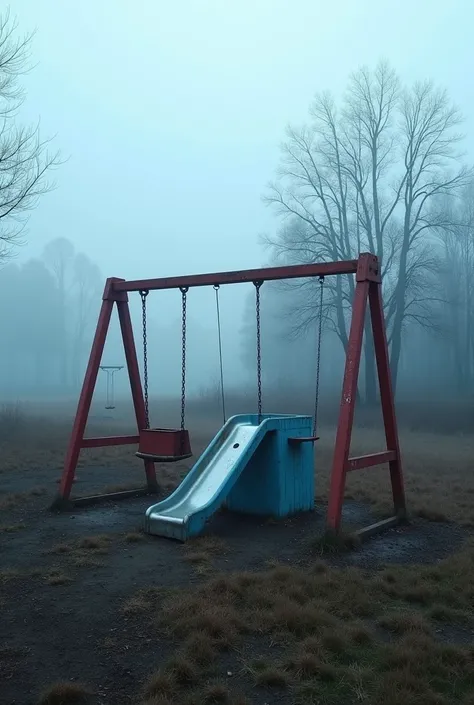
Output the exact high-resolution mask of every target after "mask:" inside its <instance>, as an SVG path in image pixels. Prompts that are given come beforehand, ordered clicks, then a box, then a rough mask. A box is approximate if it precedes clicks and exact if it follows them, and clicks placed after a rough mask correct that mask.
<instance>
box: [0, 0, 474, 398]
mask: <svg viewBox="0 0 474 705" xmlns="http://www.w3.org/2000/svg"><path fill="white" fill-rule="evenodd" d="M11 12H12V15H15V16H16V18H17V23H18V29H17V33H18V34H20V35H21V34H22V33H28V32H32V31H35V36H34V38H33V41H32V46H31V63H32V64H34V66H33V68H32V70H31V71H30V72H29V73H27V74H26V75H24V76H21V84H22V86H24V89H25V100H24V102H23V104H22V106H21V108H20V109H19V112H18V115H17V116H16V117H15V120H16V121H17V122H18V124H25V125H29V124H35V123H36V122H37V121H38V119H39V121H40V122H39V128H40V132H41V135H42V136H43V137H45V138H49V137H51V139H52V142H51V145H52V147H53V148H54V149H58V150H60V151H61V163H60V164H59V165H58V166H57V168H55V169H54V170H53V171H52V174H51V177H50V178H52V179H53V180H54V181H55V188H54V190H52V191H50V192H48V193H44V194H41V196H40V198H39V199H38V200H37V202H35V207H34V208H31V209H30V210H29V213H28V216H29V219H28V225H27V228H26V230H25V231H24V233H23V235H22V240H23V242H22V243H20V242H12V247H10V248H9V249H8V253H6V254H4V255H3V256H2V259H1V262H0V264H1V269H0V292H1V301H2V304H1V307H0V325H1V330H2V346H1V350H0V357H1V360H2V363H1V366H0V394H1V395H2V398H3V399H4V400H6V401H12V400H20V401H22V402H27V401H28V400H35V401H36V402H38V401H41V400H43V401H51V400H55V399H57V400H64V399H68V400H72V399H75V398H76V397H77V395H78V392H79V390H80V385H81V383H82V378H83V375H84V371H85V366H86V364H87V358H88V353H89V349H90V344H91V340H92V336H93V333H94V329H95V324H96V320H97V315H98V311H99V308H100V304H101V296H102V291H103V286H104V282H105V279H106V277H110V276H117V277H123V278H126V279H140V278H146V277H159V276H172V275H179V274H192V273H200V272H212V271H219V270H224V271H225V270H234V269H241V268H255V267H259V266H264V265H269V264H272V263H275V262H277V261H278V262H279V263H291V264H294V263H296V262H309V261H320V260H326V261H328V260H331V259H348V258H352V257H356V256H357V254H358V252H359V251H360V250H362V251H368V250H374V251H376V253H377V254H379V255H380V256H381V258H382V262H383V265H384V272H385V274H386V278H385V284H384V297H385V303H386V314H387V317H388V328H389V335H390V342H391V354H392V357H393V360H394V367H395V368H396V380H395V381H396V388H397V399H398V401H399V403H403V401H406V402H409V401H410V400H413V399H418V400H419V399H423V398H427V399H428V403H427V406H428V407H429V406H432V404H433V403H441V402H440V401H439V400H440V399H441V398H443V399H447V400H449V401H450V403H451V402H452V401H453V400H459V401H460V403H462V404H464V403H465V402H466V400H471V399H472V392H473V384H474V364H473V361H474V335H473V330H474V329H473V326H472V324H473V322H474V321H473V309H472V303H473V292H472V284H471V281H472V274H474V216H473V214H474V188H473V186H472V184H473V183H474V181H473V177H472V174H471V173H470V168H471V164H472V160H473V148H474V94H473V91H474V87H473V85H472V81H471V80H470V74H469V68H470V67H471V66H472V64H473V61H472V60H473V52H474V50H473V49H472V42H471V37H470V27H471V26H472V21H473V19H474V10H473V9H472V7H471V3H468V1H467V0H465V1H464V0H455V1H454V2H452V3H449V4H448V3H441V2H438V1H435V2H428V1H427V0H420V1H419V2H417V3H413V2H408V1H405V0H403V2H401V3H400V4H399V5H398V6H396V7H395V6H394V5H393V4H388V3H380V2H375V0H361V2H358V3H354V2H351V1H350V0H346V1H345V2H342V1H340V2H336V3H326V4H324V3H319V2H311V1H310V0H305V1H303V0H295V1H294V2H291V3H290V2H288V1H283V0H281V1H278V0H272V2H270V0H258V1H257V2H252V3H251V2H248V1H247V0H243V1H242V2H240V3H223V2H217V1H214V2H211V1H204V0H200V1H198V0H195V1H194V0H188V1H187V2H185V3H184V2H176V3H157V2H152V1H151V0H143V1H142V2H141V3H138V4H137V3H135V4H133V5H132V4H131V3H125V2H123V3H117V2H112V1H111V0H102V1H101V2H100V3H93V2H92V1H91V0H85V1H84V2H82V3H76V4H72V3H67V2H63V3H58V2H57V1H56V0H43V1H42V2H41V3H38V2H33V0H16V2H15V3H14V4H13V5H12V7H11ZM384 62H386V63H384ZM363 67H367V69H364V68H363ZM381 67H382V68H381ZM358 71H359V72H360V71H362V73H359V74H357V72H358ZM381 71H382V73H380V72H381ZM354 72H356V76H357V75H358V76H359V79H360V77H361V76H365V77H367V76H369V77H370V80H369V83H367V84H366V86H367V85H369V84H370V85H371V86H372V88H374V89H375V94H372V95H375V104H376V103H377V100H376V96H377V89H378V90H380V87H381V86H382V85H383V91H382V93H383V94H384V96H386V95H387V94H388V95H390V91H391V90H392V88H393V85H394V84H393V83H392V81H394V80H395V79H394V76H395V74H396V77H397V81H398V82H399V83H397V86H398V87H397V88H396V89H395V88H393V90H394V91H395V92H394V93H393V96H395V93H396V97H394V98H393V100H394V102H393V106H391V107H390V108H387V106H386V105H385V107H384V108H383V109H384V110H388V111H389V112H390V111H391V112H390V115H388V112H387V116H388V117H387V123H386V125H387V126H385V123H384V126H383V128H382V132H381V136H380V142H379V144H378V149H379V152H378V153H379V155H385V156H381V157H380V162H379V163H378V166H377V171H378V179H379V187H378V196H379V197H380V203H379V205H377V202H375V201H374V192H373V191H371V192H370V195H369V196H368V197H367V202H366V205H367V208H366V209H365V211H364V201H363V199H364V196H367V193H368V188H369V187H368V186H367V185H366V181H364V179H367V178H368V176H369V175H370V169H369V167H368V166H367V164H368V162H367V159H366V157H367V155H365V156H364V155H362V157H361V158H360V162H359V165H362V172H363V173H362V172H361V174H362V176H361V184H360V185H358V182H357V181H356V178H355V175H354V174H355V172H354V174H353V173H352V172H350V170H349V167H348V166H347V163H344V169H346V171H345V177H344V178H345V179H346V181H345V184H344V186H343V187H341V183H339V184H336V185H335V183H336V182H335V174H336V171H337V170H336V168H335V166H334V165H335V161H334V155H335V154H336V149H335V147H336V146H337V145H342V146H343V147H344V148H345V147H346V145H347V144H350V145H352V146H353V145H354V144H355V142H354V140H355V139H356V137H355V133H354V129H355V127H354V126H355V125H356V119H355V117H354V110H356V111H357V110H359V111H361V110H363V108H361V104H362V103H361V95H356V94H355V93H354V91H355V88H354V86H357V85H358V86H359V87H360V86H361V85H362V84H361V82H360V80H359V79H358V82H357V81H356V83H354V82H352V83H351V81H354V79H352V78H351V76H352V75H353V73H354ZM364 72H365V73H364ZM384 72H385V73H384ZM381 77H382V78H381ZM425 81H433V87H432V88H429V89H428V88H427V89H426V90H428V93H427V94H426V95H427V96H428V97H427V98H426V99H425V98H423V96H422V95H421V93H420V88H419V87H420V86H423V85H425V87H426V85H427V84H423V82H425ZM371 82H372V83H371ZM362 83H363V82H362ZM443 89H446V91H447V94H446V96H445V97H444V98H443V96H442V94H441V93H440V92H439V91H440V90H443ZM326 91H329V92H330V93H331V94H332V95H333V99H334V106H335V108H334V112H333V113H332V112H331V110H332V108H331V107H330V106H331V105H332V104H331V103H330V102H329V103H328V102H324V101H326V97H325V96H326V93H325V92H326ZM351 91H352V92H351ZM384 91H385V92H384ZM429 91H431V93H430V92H429ZM369 92H370V91H369ZM318 96H319V97H318ZM351 96H352V97H351ZM436 100H438V101H443V100H444V101H445V102H444V103H443V102H441V103H439V104H438V108H437V109H438V110H439V116H442V117H441V119H445V127H444V128H443V130H442V135H441V136H439V138H438V140H439V141H438V143H437V144H438V147H436V149H435V151H434V152H433V153H430V152H429V147H427V146H426V144H427V143H426V142H424V143H423V145H424V146H423V145H422V150H423V149H424V150H425V154H428V156H429V157H430V159H428V160H426V163H427V162H429V163H430V166H429V169H431V171H429V172H428V171H427V172H426V173H425V172H423V169H424V168H425V166H422V167H421V169H422V173H421V180H419V181H418V185H420V184H421V186H422V187H423V188H424V189H425V191H423V193H422V192H421V190H420V193H419V194H418V196H419V197H418V196H417V194H416V179H415V195H414V196H413V203H411V205H410V208H411V211H410V212H411V213H412V214H413V213H417V212H418V211H417V209H418V207H419V205H420V203H421V201H422V200H423V197H424V194H425V192H426V190H428V191H429V192H430V193H429V198H428V200H427V201H426V202H425V201H423V205H422V208H423V210H422V212H421V215H420V219H419V222H418V221H417V222H416V223H415V221H414V216H413V215H410V216H409V219H408V220H409V221H410V223H409V228H408V230H407V227H406V225H405V230H404V225H403V223H404V217H405V215H406V213H407V208H408V207H407V205H406V204H407V200H406V198H407V196H406V193H405V191H403V189H405V186H406V184H407V183H409V181H410V178H411V177H407V176H406V174H405V172H404V169H405V167H404V166H403V164H404V160H403V154H402V151H403V149H404V147H403V145H404V144H405V142H404V140H405V138H406V139H408V138H407V134H408V132H407V130H408V128H407V124H408V123H409V121H408V122H407V120H406V118H407V116H409V115H412V116H413V115H414V114H415V113H416V109H415V108H414V106H415V107H416V105H415V104H416V101H419V105H420V106H421V107H422V108H423V110H425V114H428V113H429V111H430V109H431V108H432V107H433V104H434V103H436ZM351 101H352V102H351ZM423 101H425V102H423ZM382 102H383V101H382ZM451 105H455V106H456V109H457V110H458V111H459V116H461V115H462V116H463V121H462V122H461V121H460V120H458V113H454V112H450V111H451V110H452V109H451ZM328 106H329V108H330V109H329V112H327V113H325V117H324V116H323V115H322V111H324V110H326V109H327V108H328ZM329 114H331V115H332V116H333V117H334V120H335V124H336V125H337V129H338V130H340V133H338V137H337V139H336V141H335V142H334V143H332V142H331V140H330V139H329V141H328V142H327V145H329V146H326V148H325V150H322V149H321V148H320V146H318V145H320V143H321V140H323V141H324V140H326V138H327V134H328V133H327V132H325V130H327V129H329V128H328V125H329V122H327V119H326V118H327V116H328V115H329ZM360 114H362V113H360ZM359 116H360V115H359ZM443 116H444V118H443ZM434 119H435V120H436V118H434ZM358 124H360V123H358ZM420 124H421V123H420ZM288 125H291V126H292V130H293V131H292V132H286V131H285V130H286V128H287V126H288ZM436 129H439V124H437V126H436ZM384 130H386V132H384ZM461 133H462V138H461ZM414 134H415V133H414ZM417 134H418V133H417ZM415 137H416V136H415ZM302 139H303V142H302V141H301V140H302ZM358 139H359V142H358V144H359V145H363V148H364V149H365V146H364V145H366V142H364V138H363V137H360V134H359V137H358ZM304 140H306V142H305V141H304ZM344 140H346V141H344ZM283 143H285V144H286V148H285V147H282V144H283ZM308 145H309V149H308V151H307V153H306V157H305V149H306V146H308ZM318 150H320V151H319V152H318ZM397 150H399V151H397ZM400 150H402V151H400ZM407 150H409V148H408V147H407ZM427 150H428V151H427ZM406 153H408V151H406ZM314 154H319V157H320V159H321V161H320V162H319V163H318V165H319V166H318V168H320V173H321V174H323V179H324V183H325V185H324V187H323V190H324V194H323V195H324V197H325V198H329V200H330V213H329V214H328V211H327V209H326V210H325V203H324V198H322V197H321V195H320V194H319V195H318V194H317V193H316V191H311V188H313V187H314V184H313V185H311V184H310V183H309V182H306V183H304V184H303V183H302V181H301V179H302V178H306V177H303V176H302V171H298V170H303V171H304V167H305V165H307V162H306V161H305V159H308V158H309V156H311V155H313V156H314ZM416 159H419V160H421V159H422V157H419V156H418V157H414V162H413V165H412V172H411V174H412V176H413V174H415V176H416V173H417V172H416V170H417V169H418V168H419V165H420V161H418V162H416ZM292 160H293V161H292ZM435 171H436V174H435ZM315 173H316V170H315ZM0 178H1V177H0ZM308 178H309V177H308ZM362 181H363V182H364V183H362ZM270 182H272V183H273V186H269V183H270ZM402 182H403V189H402V186H401V184H402ZM367 183H369V184H370V180H369V181H368V182H367ZM433 185H435V188H434V191H433V192H431V190H433ZM398 186H400V189H401V190H400V194H399V198H398V199H396V201H397V202H396V204H395V201H394V200H393V199H394V192H396V191H397V188H398ZM308 189H310V190H309V191H308ZM334 189H335V190H334ZM430 189H431V190H430ZM412 195H413V193H412ZM417 197H418V200H417ZM0 200H1V195H0ZM341 202H343V208H342V210H341ZM391 203H394V204H395V205H394V209H393V212H390V214H389V211H390V208H391ZM331 209H332V210H331ZM343 211H344V213H345V214H347V218H346V224H345V225H344V226H343V225H341V223H342V222H343V220H344V215H341V213H342V212H343ZM308 213H309V214H310V217H309V220H308V219H305V218H306V216H307V215H308ZM379 215H380V216H381V221H382V226H380V223H379V224H377V223H378V220H379V218H378V216H379ZM14 217H15V213H14V212H13V213H12V214H11V216H10V215H8V216H6V217H2V219H1V220H0V227H1V228H3V227H7V226H8V227H9V222H10V219H11V218H14ZM410 218H411V220H410ZM334 223H336V227H335V229H333V225H334ZM384 223H385V225H384ZM372 226H373V228H372ZM385 226H386V227H385ZM384 227H385V230H384V229H383V228H384ZM338 228H339V230H338ZM410 228H411V230H410ZM419 228H421V229H420V230H419ZM308 242H310V245H308ZM405 245H406V247H405ZM401 263H402V264H401ZM346 279H347V278H346ZM346 279H345V280H344V281H343V282H342V283H341V289H340V290H338V289H337V284H335V283H334V282H332V283H331V282H329V281H328V282H327V283H326V287H325V292H324V308H323V317H324V325H323V330H324V340H323V343H322V358H321V364H322V372H321V385H322V390H321V393H322V394H323V395H324V396H325V398H326V399H329V400H337V398H338V394H339V391H338V390H339V389H340V382H341V375H342V370H343V364H344V335H345V332H344V331H346V332H347V326H348V323H349V318H348V315H349V306H350V295H351V285H350V283H349V282H348V281H346ZM341 280H342V278H341ZM402 280H403V281H404V283H403V286H402V285H401V284H400V282H401V281H402ZM317 289H318V282H317V281H316V282H312V283H305V284H303V286H301V284H298V285H296V286H294V285H292V286H287V287H282V286H277V285H270V284H265V285H264V286H263V288H262V345H263V348H262V355H263V358H262V359H263V368H264V369H263V381H264V386H265V390H266V391H267V393H270V392H272V391H273V392H275V390H276V389H278V390H280V392H281V393H283V391H284V390H287V393H288V395H290V393H293V392H295V393H297V394H298V395H301V397H302V398H304V404H303V406H304V408H309V406H310V400H311V398H312V396H313V394H314V383H315V369H316V361H315V357H316V332H317V318H318V315H319V308H318V300H317V293H318V292H317ZM254 296H255V292H254V288H253V286H252V285H251V284H250V285H238V286H232V287H230V286H229V287H222V288H221V291H220V297H221V298H220V304H221V319H222V340H223V358H224V373H225V381H226V387H227V390H228V391H229V393H230V394H233V395H234V396H235V395H238V394H240V393H242V390H245V393H246V394H250V395H251V396H250V397H249V399H250V401H251V403H253V401H252V398H254V394H255V374H256V373H255V359H256V358H255V355H256V352H255V303H254ZM130 305H131V312H132V317H133V321H134V330H135V334H136V339H137V348H138V353H139V356H140V357H141V354H142V350H141V339H142V338H141V336H142V332H141V327H140V326H141V322H140V321H141V311H140V300H139V296H138V294H133V295H131V304H130ZM180 305H181V300H180V293H179V291H170V292H155V293H152V294H150V296H149V298H148V328H149V343H148V344H149V360H150V362H149V374H150V388H151V390H152V391H151V393H152V395H154V396H157V397H159V396H160V395H163V396H167V397H169V396H177V395H178V394H179V390H180V373H181V369H180V355H181V340H180V325H181V309H180ZM339 314H340V315H339ZM338 316H339V318H338ZM368 345H370V340H369V341H368ZM102 362H103V364H106V365H123V364H124V355H123V349H122V345H121V340H120V333H119V328H118V325H117V322H116V321H115V322H114V323H113V324H112V327H111V330H110V334H109V337H108V340H107V345H106V350H105V353H104V357H103V361H102ZM187 363H188V375H187V381H188V391H189V394H190V396H192V397H194V398H197V399H199V398H201V399H204V398H205V397H208V396H209V395H211V396H216V389H217V387H218V383H219V357H218V337H217V327H216V310H215V298H214V291H213V290H212V288H209V289H194V290H191V291H190V292H189V294H188V340H187ZM373 373H374V368H373V360H372V361H371V358H370V354H369V352H368V348H366V358H365V361H364V362H363V365H362V373H361V381H360V387H359V392H360V398H361V401H365V402H366V403H367V404H368V405H370V404H372V403H374V401H375V397H374V390H373V388H372V387H373V381H371V377H372V376H373ZM127 391H128V382H127V375H126V370H122V371H120V372H118V373H117V375H116V395H117V398H118V399H119V400H121V399H125V397H126V394H127ZM96 403H97V404H98V405H99V406H100V405H101V404H102V403H105V376H104V375H103V374H102V375H101V376H100V378H99V384H98V389H97V394H96ZM119 403H121V402H119ZM123 403H125V402H123ZM249 403H250V402H249ZM469 403H470V402H469ZM308 405H309V406H308ZM247 410H251V409H242V411H247ZM292 410H294V409H292Z"/></svg>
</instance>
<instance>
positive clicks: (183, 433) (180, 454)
mask: <svg viewBox="0 0 474 705" xmlns="http://www.w3.org/2000/svg"><path fill="white" fill-rule="evenodd" d="M135 455H136V456H137V457H138V458H142V459H143V460H151V461H153V462H158V463H160V462H161V463H176V462H179V461H180V460H186V458H190V457H191V456H192V452H191V443H190V441H189V432H188V431H187V430H186V429H174V428H144V429H142V430H141V431H140V434H139V441H138V451H137V452H136V454H135Z"/></svg>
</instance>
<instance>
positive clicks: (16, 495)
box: [0, 487, 46, 510]
mask: <svg viewBox="0 0 474 705" xmlns="http://www.w3.org/2000/svg"><path fill="white" fill-rule="evenodd" d="M44 494H46V489H45V488H44V487H33V488H32V489H31V490H28V491H27V492H12V493H8V494H4V495H0V510H8V509H15V508H16V507H19V506H21V505H22V504H25V503H26V502H28V500H30V499H31V498H32V497H41V496H42V495H44Z"/></svg>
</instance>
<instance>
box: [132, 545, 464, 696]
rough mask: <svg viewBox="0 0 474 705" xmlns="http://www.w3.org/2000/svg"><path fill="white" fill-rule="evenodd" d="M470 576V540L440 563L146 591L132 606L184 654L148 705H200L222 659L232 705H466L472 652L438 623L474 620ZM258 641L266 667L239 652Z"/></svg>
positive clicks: (149, 692) (261, 575)
mask: <svg viewBox="0 0 474 705" xmlns="http://www.w3.org/2000/svg"><path fill="white" fill-rule="evenodd" d="M473 578H474V544H473V543H468V545H466V547H465V549H464V550H463V551H462V552H460V553H459V554H458V555H456V556H453V557H451V558H449V559H447V560H444V561H442V562H440V563H439V564H437V565H436V566H426V567H419V566H416V567H414V566H407V567H404V566H398V567H396V568H390V569H388V568H387V569H383V570H380V571H379V572H377V573H375V574H367V573H364V572H363V571H361V570H358V569H354V568H346V569H338V568H334V567H330V566H326V569H325V570H322V567H321V565H318V566H317V567H316V569H313V568H312V567H311V566H310V567H308V568H307V569H305V570H303V569H300V568H297V567H289V566H278V565H277V566H274V567H272V568H269V569H267V570H265V571H262V572H256V573H249V572H244V573H235V574H224V575H220V576H215V577H213V578H211V579H210V580H207V581H205V582H204V583H202V584H201V585H199V586H198V587H194V588H193V589H192V590H189V591H184V592H183V591H182V590H180V591H176V592H171V593H170V592H168V593H167V594H164V593H163V592H160V591H148V592H147V593H144V592H143V591H142V592H141V593H139V594H138V595H137V596H135V598H132V600H129V601H128V602H127V604H126V605H125V609H126V610H131V609H132V611H133V612H134V613H135V614H138V613H140V612H142V613H143V614H148V615H149V614H154V615H155V620H154V625H153V628H154V630H156V633H158V632H160V633H162V632H163V630H164V633H165V634H166V635H167V638H169V639H171V640H173V641H174V642H175V644H176V645H177V649H176V652H175V653H174V655H173V656H172V657H171V658H170V659H169V660H168V661H167V662H166V663H164V664H163V666H162V667H161V668H160V669H159V670H158V671H157V672H156V673H155V674H154V675H153V676H152V678H151V679H150V681H149V683H148V684H147V686H146V688H145V691H144V693H143V697H144V702H147V703H148V702H150V703H151V702H154V700H153V699H152V698H155V697H157V696H159V697H160V698H168V699H169V700H170V701H171V702H180V703H189V704H191V703H192V702H198V701H197V700H195V698H196V697H197V696H196V693H199V694H200V695H199V697H200V698H201V700H200V701H199V702H205V700H203V699H202V698H204V689H205V688H206V686H207V684H208V683H209V682H211V681H212V680H213V679H216V678H218V677H219V672H220V667H219V666H217V667H216V664H219V663H220V661H221V660H222V659H224V662H225V663H227V664H230V666H229V668H230V669H231V671H232V673H235V674H237V677H236V678H233V679H232V680H231V682H230V683H226V685H225V687H223V689H222V691H219V692H221V695H220V696H219V697H222V698H223V700H222V702H228V703H234V702H236V699H238V698H241V692H242V690H243V691H245V690H247V691H248V689H249V687H250V688H253V689H256V691H257V692H258V691H259V690H263V691H267V692H269V693H270V694H271V693H272V692H274V691H275V692H276V691H277V690H278V691H279V692H284V693H287V694H288V698H289V700H288V702H295V703H303V702H307V703H325V704H326V703H327V704H328V705H331V703H333V704H334V705H340V704H343V703H346V702H347V703H353V702H364V703H367V705H378V703H381V702H383V703H392V705H395V703H397V705H400V704H401V703H403V705H420V704H426V705H429V704H430V703H438V704H439V705H454V703H462V704H463V705H464V704H467V703H468V702H470V700H469V698H470V697H471V695H472V692H471V690H470V689H471V685H470V684H471V683H472V682H474V651H473V649H472V647H471V646H468V647H466V646H459V645H454V644H451V643H446V642H444V641H443V640H442V637H441V636H440V633H439V632H440V630H439V628H438V625H439V622H440V618H442V617H446V616H448V615H450V614H451V612H450V610H455V611H456V612H455V613H456V615H457V617H458V618H459V619H461V618H462V619H463V620H464V623H465V624H466V623H472V600H473V597H474V588H473V587H472V585H473V584H474V582H473ZM442 608H444V609H446V610H448V612H447V613H446V614H443V613H442ZM461 615H462V617H461ZM252 640H253V641H254V642H255V640H257V641H258V643H259V644H260V647H261V648H262V649H263V650H264V651H265V657H263V658H262V659H260V660H259V659H253V660H252V659H251V660H248V659H247V658H246V657H245V655H244V652H245V650H246V648H247V646H246V645H247V644H248V643H249V642H252ZM193 698H194V700H193ZM262 698H263V699H262V702H263V701H265V702H271V701H272V696H271V695H268V696H262ZM160 702H161V701H160ZM285 702H286V701H285Z"/></svg>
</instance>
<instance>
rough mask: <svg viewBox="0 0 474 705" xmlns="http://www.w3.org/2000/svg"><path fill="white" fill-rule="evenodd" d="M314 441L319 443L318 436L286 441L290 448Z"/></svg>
mask: <svg viewBox="0 0 474 705" xmlns="http://www.w3.org/2000/svg"><path fill="white" fill-rule="evenodd" d="M314 441H319V436H303V437H302V438H289V439H288V443H289V444H290V446H297V445H299V444H300V443H314Z"/></svg>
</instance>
